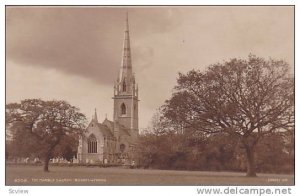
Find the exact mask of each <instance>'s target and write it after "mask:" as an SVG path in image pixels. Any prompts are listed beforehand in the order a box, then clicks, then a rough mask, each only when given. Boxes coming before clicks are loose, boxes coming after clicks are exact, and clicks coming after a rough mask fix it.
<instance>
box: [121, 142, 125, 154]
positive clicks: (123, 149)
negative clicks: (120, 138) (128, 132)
mask: <svg viewBox="0 0 300 196" xmlns="http://www.w3.org/2000/svg"><path fill="white" fill-rule="evenodd" d="M125 147H126V146H125V144H121V145H120V151H121V152H122V153H123V152H124V151H125Z"/></svg>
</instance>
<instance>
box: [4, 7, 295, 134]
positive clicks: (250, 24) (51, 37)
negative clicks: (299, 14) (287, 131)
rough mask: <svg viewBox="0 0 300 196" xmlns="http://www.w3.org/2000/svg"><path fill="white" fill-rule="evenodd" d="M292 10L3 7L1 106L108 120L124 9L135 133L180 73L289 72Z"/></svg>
mask: <svg viewBox="0 0 300 196" xmlns="http://www.w3.org/2000/svg"><path fill="white" fill-rule="evenodd" d="M293 9H294V8H293V7H279V6H278V7H275V6H271V7H263V6H262V7H238V6H235V7H230V6H226V7H200V6H199V7H127V8H124V7H113V8H112V7H23V8H22V7H7V8H6V101H7V103H11V102H19V101H20V100H22V99H26V98H42V99H45V100H52V99H56V100H61V99H63V100H66V101H68V102H69V103H70V104H72V105H75V106H77V107H79V108H80V109H81V111H82V112H83V113H84V114H86V115H87V117H88V119H91V116H92V114H93V111H94V108H97V111H98V119H100V121H102V120H104V118H105V114H107V116H108V118H109V119H112V114H113V100H112V99H111V98H112V96H113V84H114V82H115V80H116V79H117V76H118V71H119V68H120V65H121V57H122V46H123V45H122V44H123V33H124V29H125V16H126V11H128V13H129V28H130V38H131V52H132V65H133V71H134V72H135V75H136V81H137V83H138V84H139V98H140V100H141V101H140V102H139V104H140V105H139V106H140V107H139V119H140V128H145V127H147V126H148V123H149V121H150V119H151V117H152V115H153V114H154V112H155V111H156V109H157V108H158V107H160V106H161V105H162V104H163V103H164V101H165V100H166V99H168V98H170V96H171V94H172V88H173V87H174V85H175V84H176V78H177V76H178V72H183V73H186V72H187V71H189V70H191V69H201V70H204V69H205V68H206V67H207V66H208V65H209V64H212V63H216V62H222V61H223V60H228V59H229V58H232V57H241V58H246V57H247V56H248V54H249V53H253V54H255V55H257V56H261V57H265V58H269V57H273V58H276V59H284V60H286V61H287V62H288V63H290V64H291V66H293V59H294V12H293Z"/></svg>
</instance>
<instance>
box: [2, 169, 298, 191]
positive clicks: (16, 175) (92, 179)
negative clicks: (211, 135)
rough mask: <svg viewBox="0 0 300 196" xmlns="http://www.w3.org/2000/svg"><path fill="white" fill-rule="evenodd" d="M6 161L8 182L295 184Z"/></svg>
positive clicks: (289, 178) (283, 179) (277, 178)
mask: <svg viewBox="0 0 300 196" xmlns="http://www.w3.org/2000/svg"><path fill="white" fill-rule="evenodd" d="M42 169H43V168H42V167H41V166H24V165H7V166H6V185H17V186H23V185H65V186H66V185H261V186H263V185H294V175H281V174H258V177H255V178H248V177H245V173H238V172H208V171H175V170H154V169H153V170H152V169H123V168H99V167H84V166H78V167H67V166H65V167H61V166H50V167H49V169H50V172H48V173H46V172H43V171H42Z"/></svg>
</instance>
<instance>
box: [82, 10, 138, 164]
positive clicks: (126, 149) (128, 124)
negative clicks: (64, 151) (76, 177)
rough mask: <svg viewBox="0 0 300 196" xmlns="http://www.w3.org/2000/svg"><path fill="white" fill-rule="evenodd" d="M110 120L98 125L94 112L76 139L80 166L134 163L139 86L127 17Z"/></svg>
mask: <svg viewBox="0 0 300 196" xmlns="http://www.w3.org/2000/svg"><path fill="white" fill-rule="evenodd" d="M113 100H114V106H113V107H114V108H113V109H114V112H113V121H111V120H108V119H107V118H105V120H104V121H103V122H102V123H101V122H99V121H98V118H97V111H96V110H95V113H94V115H93V117H92V120H91V122H90V123H89V125H88V127H87V129H86V131H85V132H84V134H83V135H82V136H81V137H80V138H79V145H78V151H77V159H78V161H79V163H116V164H118V163H120V164H129V163H131V162H132V161H134V160H136V157H135V153H134V152H135V148H136V144H137V139H138V136H139V128H138V101H139V99H138V85H137V84H136V82H135V77H134V74H133V70H132V64H131V52H130V38H129V24H128V16H127V17H126V28H125V32H124V44H123V56H122V63H121V67H120V73H119V76H118V78H117V80H116V82H115V85H114V96H113Z"/></svg>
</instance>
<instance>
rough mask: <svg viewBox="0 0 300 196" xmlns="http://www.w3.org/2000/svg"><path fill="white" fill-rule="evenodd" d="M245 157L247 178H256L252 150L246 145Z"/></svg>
mask: <svg viewBox="0 0 300 196" xmlns="http://www.w3.org/2000/svg"><path fill="white" fill-rule="evenodd" d="M245 150H246V155H247V175H246V176H247V177H256V171H255V159H254V148H253V146H252V147H250V146H248V145H246V146H245Z"/></svg>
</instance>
